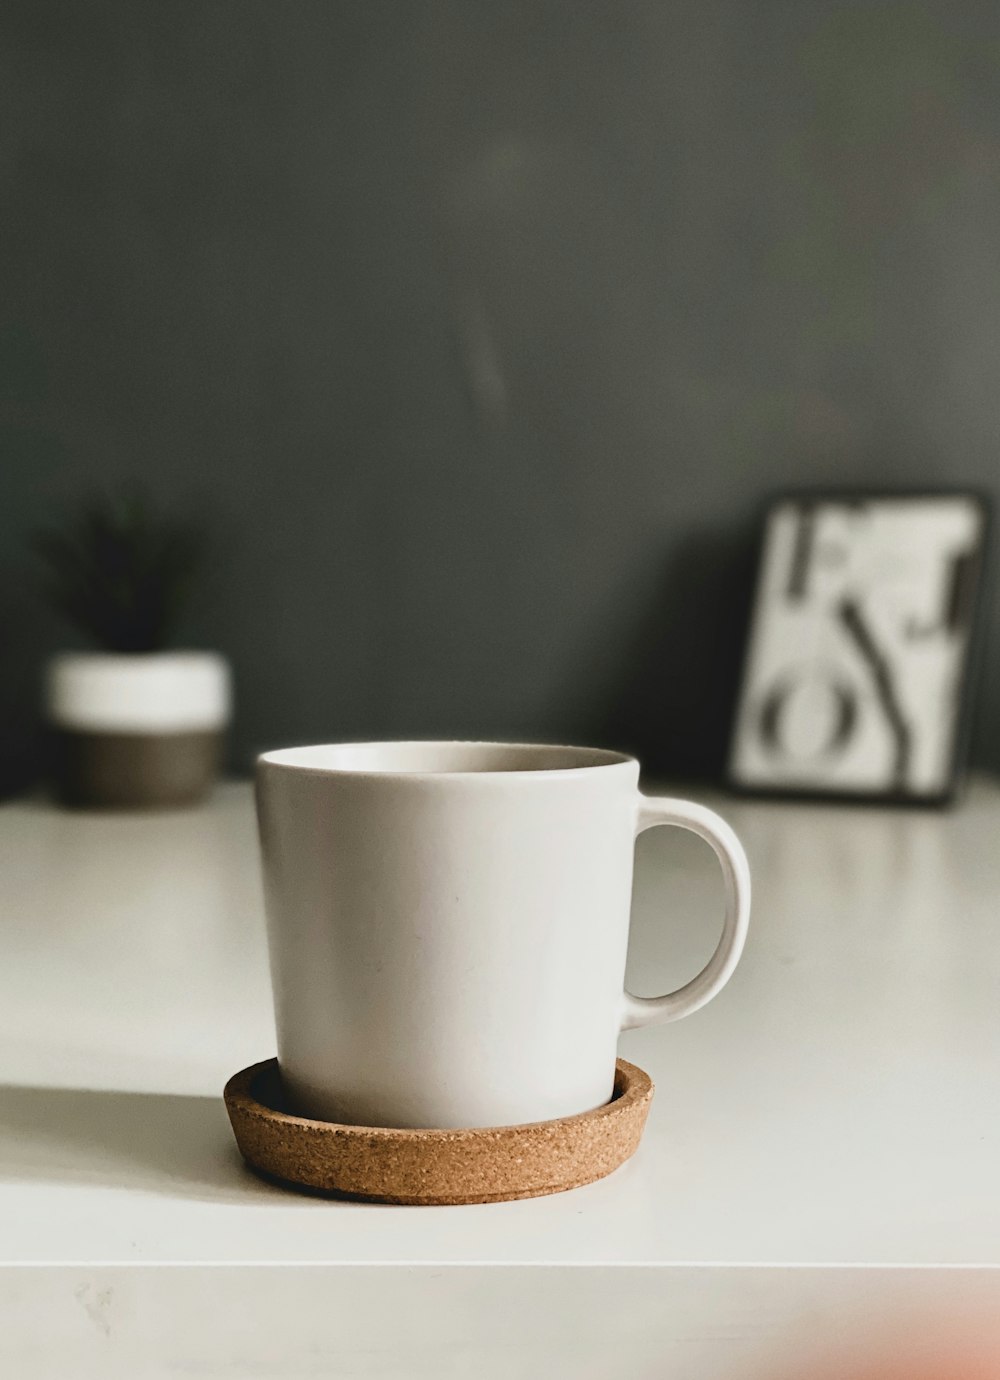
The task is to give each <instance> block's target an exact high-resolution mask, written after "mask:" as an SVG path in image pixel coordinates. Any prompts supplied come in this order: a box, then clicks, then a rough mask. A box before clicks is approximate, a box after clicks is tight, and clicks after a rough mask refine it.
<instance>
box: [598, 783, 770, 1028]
mask: <svg viewBox="0 0 1000 1380" xmlns="http://www.w3.org/2000/svg"><path fill="white" fill-rule="evenodd" d="M658 824H673V825H676V826H677V827H678V828H679V829H689V830H690V831H691V833H692V834H697V835H698V837H699V838H701V839H704V840H705V842H706V843H709V844H711V846H712V848H713V850H714V852H715V856H716V857H717V858H718V859H719V862H720V864H721V866H722V878H723V882H724V885H725V891H726V918H725V920H724V922H723V926H722V938H721V939H720V940H719V943H718V947H717V948H716V950H715V953H714V954H713V955H712V957H711V958H710V959H709V960H708V962H707V963H706V964H705V966H704V968H702V970H701V972H700V973H699V974H698V976H697V977H694V978H692V979H691V981H690V982H686V983H685V984H684V986H683V987H678V989H677V991H676V992H668V993H667V994H666V996H663V997H637V996H634V995H633V994H632V993H631V992H626V993H625V1004H624V1011H623V1015H622V1030H636V1029H638V1027H639V1026H643V1025H658V1024H660V1023H662V1022H665V1021H679V1020H680V1018H681V1017H682V1016H690V1014H691V1012H692V1011H697V1010H698V1008H699V1007H700V1006H704V1005H705V1003H706V1002H709V1001H711V1000H712V998H713V997H714V996H715V995H716V993H718V992H721V991H722V989H723V987H725V985H726V983H727V982H728V981H729V979H730V978H731V977H732V975H733V969H734V968H735V967H736V965H737V963H738V962H739V959H740V954H741V953H742V952H743V945H744V944H745V943H746V937H747V926H748V924H749V921H750V867H749V865H748V863H747V855H746V854H745V853H744V851H743V845H742V844H741V843H740V841H739V839H738V838H737V837H736V835H735V834H734V833H733V831H732V829H730V827H729V825H728V824H727V823H726V821H725V820H724V819H721V818H720V817H719V815H717V814H716V813H715V812H714V810H707V809H706V808H705V806H704V805H695V804H694V803H693V802H692V801H690V800H672V799H670V798H668V797H667V796H645V795H641V796H640V797H639V817H638V821H637V823H636V830H635V833H636V838H638V836H639V835H640V834H642V833H644V832H645V831H646V830H647V829H652V828H654V827H655V826H656V825H658Z"/></svg>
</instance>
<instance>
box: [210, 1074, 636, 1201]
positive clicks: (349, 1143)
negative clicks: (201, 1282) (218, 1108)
mask: <svg viewBox="0 0 1000 1380" xmlns="http://www.w3.org/2000/svg"><path fill="white" fill-rule="evenodd" d="M223 1096H224V1097H225V1102H226V1110H227V1111H228V1113H229V1120H230V1122H231V1124H232V1128H233V1133H234V1135H235V1136H236V1143H237V1145H238V1146H239V1149H240V1153H241V1155H242V1156H243V1158H244V1159H245V1160H246V1162H247V1163H248V1164H249V1165H250V1166H251V1167H252V1168H253V1169H256V1170H257V1171H259V1172H260V1173H262V1174H264V1175H266V1176H267V1177H268V1178H270V1179H276V1180H278V1181H279V1182H280V1183H282V1184H284V1185H286V1186H288V1187H290V1188H298V1189H303V1190H306V1191H310V1190H311V1191H313V1192H322V1193H332V1194H338V1195H341V1196H344V1197H350V1198H359V1199H363V1200H365V1201H368V1202H380V1203H405V1204H410V1203H413V1204H428V1205H446V1204H458V1203H498V1202H505V1201H508V1200H510V1199H514V1198H539V1197H542V1196H543V1195H544V1194H547V1193H562V1192H564V1191H565V1190H566V1189H570V1188H579V1187H580V1186H581V1185H582V1184H589V1183H593V1182H594V1180H595V1179H602V1178H604V1176H605V1175H606V1174H610V1173H611V1172H612V1170H615V1169H617V1168H618V1167H619V1165H621V1164H624V1163H625V1161H626V1160H627V1159H629V1157H630V1156H631V1155H633V1154H634V1153H635V1150H636V1148H637V1146H638V1144H639V1140H640V1138H641V1137H642V1132H643V1128H644V1127H645V1125H646V1116H647V1114H648V1112H649V1105H650V1103H651V1102H652V1100H653V1083H652V1080H651V1079H650V1077H649V1075H648V1074H647V1073H644V1072H643V1070H642V1069H640V1068H637V1067H636V1065H635V1064H629V1063H626V1061H625V1060H624V1059H619V1060H618V1062H617V1064H616V1065H615V1082H614V1093H613V1094H612V1097H611V1101H610V1102H607V1103H605V1104H604V1106H602V1107H597V1108H595V1109H594V1110H593V1111H591V1112H583V1113H581V1114H580V1115H579V1116H568V1117H560V1118H559V1119H558V1120H555V1121H535V1122H531V1123H529V1124H527V1125H523V1126H491V1127H477V1128H473V1129H470V1130H440V1131H438V1130H392V1129H387V1128H384V1127H375V1126H345V1125H338V1124H336V1123H334V1122H328V1121H313V1120H310V1119H309V1118H307V1117H300V1116H293V1115H291V1113H289V1112H286V1111H285V1110H283V1107H284V1094H283V1090H282V1086H281V1075H280V1072H279V1069H278V1061H277V1059H266V1060H265V1061H264V1062H263V1063H260V1064H252V1065H251V1066H250V1067H249V1068H246V1069H243V1070H242V1071H241V1072H240V1073H237V1074H234V1075H233V1077H232V1078H230V1080H229V1082H228V1083H227V1084H226V1088H225V1093H224V1094H223Z"/></svg>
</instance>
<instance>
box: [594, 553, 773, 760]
mask: <svg viewBox="0 0 1000 1380" xmlns="http://www.w3.org/2000/svg"><path fill="white" fill-rule="evenodd" d="M756 559H757V542H756V539H755V537H754V535H753V531H752V529H748V530H746V531H740V532H736V533H734V532H733V531H732V530H726V531H720V530H715V531H712V532H701V533H697V534H693V535H692V536H690V537H688V538H686V539H685V540H683V541H681V542H680V543H679V544H678V546H677V547H676V549H675V550H674V552H673V553H672V555H671V556H670V559H669V560H668V562H667V563H666V565H665V568H664V571H663V575H662V578H661V580H660V582H659V585H658V588H657V591H656V593H655V595H654V597H653V599H652V601H651V603H650V606H649V608H648V609H647V611H646V613H645V615H644V616H643V617H642V618H641V620H640V621H639V623H638V625H637V626H636V628H635V631H634V633H633V637H632V641H631V645H630V646H629V647H628V649H627V654H626V657H625V661H624V665H625V667H626V676H625V679H624V680H623V682H622V684H621V686H620V687H619V688H618V690H617V691H616V692H615V693H614V694H613V695H612V696H611V699H610V702H609V703H608V706H607V709H606V711H605V713H604V715H603V717H602V718H601V719H600V720H599V721H598V723H597V724H596V725H595V734H596V735H597V739H598V741H600V742H605V743H608V744H612V745H614V746H616V747H621V748H624V749H626V750H627V751H630V752H633V753H635V754H636V756H638V758H639V760H640V761H641V762H642V764H643V767H644V768H645V769H646V770H647V771H649V772H652V773H659V774H663V775H667V776H674V777H694V778H705V779H709V780H717V779H719V778H720V777H721V776H722V774H723V771H724V768H725V762H726V753H727V749H728V743H729V732H730V726H731V723H732V717H733V712H734V708H735V704H736V697H737V693H738V690H739V680H740V672H741V668H742V662H743V651H744V646H745V643H746V635H747V627H748V622H749V617H750V608H751V602H752V597H753V583H754V574H755V567H756Z"/></svg>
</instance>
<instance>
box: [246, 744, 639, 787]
mask: <svg viewBox="0 0 1000 1380" xmlns="http://www.w3.org/2000/svg"><path fill="white" fill-rule="evenodd" d="M435 748H437V749H442V750H447V749H452V750H454V749H468V750H469V752H470V757H471V756H472V754H474V753H475V751H476V750H477V749H479V750H482V751H485V752H487V753H489V752H490V751H493V752H509V753H511V754H512V755H513V756H514V757H519V756H521V757H528V756H529V755H531V754H534V753H540V754H545V755H548V754H552V755H554V756H563V755H564V756H565V757H566V758H567V759H569V760H567V761H565V762H563V763H560V764H558V765H545V766H539V767H532V766H516V765H509V766H486V767H480V768H477V767H476V766H474V765H469V766H462V767H451V768H422V769H412V768H408V767H406V766H396V767H392V766H385V767H382V766H363V765H344V766H338V765H336V763H332V762H321V761H316V760H315V759H314V757H313V755H314V754H318V753H324V754H333V753H337V752H343V753H344V754H349V753H365V752H370V753H371V754H372V755H373V756H374V755H375V754H376V753H377V752H379V751H380V750H383V751H385V752H387V753H389V752H391V751H392V750H393V749H413V750H420V749H428V750H433V749H435ZM310 758H313V760H309V759H310ZM573 758H577V759H579V760H576V761H573V760H572V759H573ZM631 765H635V766H638V760H637V759H636V758H635V757H633V756H632V755H631V754H630V753H627V752H618V751H616V750H615V749H613V748H595V747H580V746H577V745H575V744H569V743H524V742H504V741H502V740H487V739H462V738H400V739H390V738H387V739H383V740H375V741H365V742H344V743H308V744H302V745H297V746H295V747H284V748H271V749H269V750H268V751H267V752H262V753H260V754H259V755H258V757H257V761H256V767H257V769H258V771H259V770H260V769H261V768H264V767H268V768H275V767H276V768H278V769H280V770H283V771H290V772H295V773H300V774H305V775H313V776H351V777H365V778H368V779H372V780H383V779H384V780H425V781H437V780H452V781H458V780H463V781H471V780H482V779H484V778H493V779H503V780H516V779H520V780H525V781H537V780H544V779H551V778H553V777H566V776H582V775H588V774H591V773H594V772H601V771H605V770H607V769H608V768H609V767H623V766H631Z"/></svg>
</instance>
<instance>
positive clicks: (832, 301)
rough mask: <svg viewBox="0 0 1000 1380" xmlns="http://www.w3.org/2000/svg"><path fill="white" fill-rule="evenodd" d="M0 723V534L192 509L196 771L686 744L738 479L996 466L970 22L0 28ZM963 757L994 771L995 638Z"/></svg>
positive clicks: (263, 10) (59, 637) (366, 9)
mask: <svg viewBox="0 0 1000 1380" xmlns="http://www.w3.org/2000/svg"><path fill="white" fill-rule="evenodd" d="M0 36H2V45H0V46H2V52H0V61H2V70H0V102H2V107H0V174H2V186H3V193H2V214H3V219H4V238H3V249H2V255H3V261H2V269H0V272H2V274H3V283H2V302H0V309H2V312H3V328H2V346H0V351H2V361H3V363H2V370H0V384H2V394H3V397H2V404H0V406H2V412H0V429H2V438H0V465H2V517H0V562H2V574H3V579H2V581H0V635H2V637H3V646H4V672H3V677H2V700H0V710H2V718H0V723H2V725H3V739H4V741H3V744H2V759H3V772H4V775H5V777H6V779H7V780H8V782H9V783H15V782H16V781H17V780H20V779H22V778H23V777H25V776H26V775H28V774H29V773H30V771H31V770H32V768H33V764H34V762H35V760H36V752H37V745H36V741H35V738H34V726H35V703H36V692H35V677H36V675H37V667H38V663H39V660H40V658H41V657H42V656H43V655H44V653H45V652H46V651H47V650H48V649H50V648H52V647H54V646H56V645H58V644H59V643H60V642H62V641H64V640H65V638H64V635H63V634H62V633H61V632H60V631H59V629H58V628H57V627H56V625H55V623H54V621H53V620H52V619H51V618H50V616H49V615H48V614H47V613H46V611H45V610H44V608H43V607H42V606H41V604H40V603H39V602H38V601H37V600H36V598H35V596H34V595H33V594H32V592H31V589H30V586H29V581H28V577H27V574H26V564H27V563H26V558H25V556H24V543H25V540H26V534H27V533H28V531H29V530H30V529H31V528H32V527H33V526H35V525H36V524H37V523H39V522H40V521H42V520H43V519H44V518H45V517H46V516H47V515H48V514H49V513H50V512H51V510H52V508H53V506H54V505H57V504H58V503H60V502H62V501H64V500H67V499H70V498H71V497H72V496H73V495H74V494H76V493H78V492H79V491H80V490H81V489H82V488H83V487H85V486H86V484H88V483H89V482H90V481H93V480H95V479H98V478H108V477H111V478H114V477H117V476H124V475H129V474H133V473H140V474H142V475H143V476H145V477H146V478H147V479H148V480H149V482H150V483H151V485H152V486H153V488H154V490H155V491H156V492H157V493H159V494H160V495H162V497H163V499H164V501H166V502H168V503H171V504H173V505H175V506H177V507H179V508H183V507H193V508H197V509H200V510H201V511H203V512H204V513H205V514H206V515H207V517H208V519H209V521H210V523H211V526H212V530H213V533H214V547H213V553H214V559H213V563H212V567H211V569H210V570H209V571H208V573H207V576H206V580H205V583H204V586H203V589H202V594H201V597H200V599H199V602H198V606H197V608H196V609H195V610H194V611H193V613H192V616H191V618H190V620H189V625H188V627H187V628H186V629H185V635H186V638H187V639H188V640H190V641H200V642H202V643H205V644H209V645H211V644H215V645H218V646H220V647H222V648H223V649H224V650H225V651H227V652H228V653H229V654H230V655H231V656H232V658H233V661H234V663H235V667H236V673H237V676H238V683H239V716H238V721H237V725H236V735H235V743H234V750H235V757H236V761H237V762H238V763H245V762H246V761H247V760H248V759H249V756H250V754H252V752H253V751H254V750H255V749H257V748H259V747H261V746H265V745H270V744H275V743H279V742H285V741H294V740H309V739H323V738H341V737H354V736H368V735H371V736H381V735H401V734H414V735H433V734H446V735H459V736H461V735H475V736H479V735H483V736H490V735H501V736H515V735H523V736H530V737H554V738H561V739H581V738H588V739H597V740H602V741H609V740H610V741H618V742H621V743H623V744H629V745H634V746H638V747H639V748H641V749H642V750H644V751H645V752H646V754H647V756H648V757H649V758H650V759H651V761H652V762H653V763H654V765H657V766H660V767H663V768H664V769H671V770H675V771H679V772H701V771H707V772H710V771H712V770H714V769H715V768H716V767H717V766H718V763H719V761H720V759H721V753H722V744H723V741H724V735H725V724H726V720H727V716H728V712H729V704H730V701H731V697H732V693H733V683H734V676H735V667H736V661H737V657H738V639H737V635H736V634H737V631H738V629H739V627H740V624H741V620H742V617H743V610H744V607H745V595H746V584H747V574H746V572H747V562H748V553H749V550H750V546H751V542H752V537H753V531H754V524H755V521H756V518H757V515H758V513H759V509H760V503H761V500H762V497H763V496H764V494H765V493H767V492H769V491H771V490H772V489H775V488H780V487H781V486H783V485H789V484H795V485H799V484H809V485H812V484H817V485H822V484H831V483H836V484H854V483H868V484H870V483H878V484H884V485H897V484H906V485H914V484H934V485H938V484H946V483H956V484H964V483H974V484H977V485H979V486H984V487H986V488H987V489H990V490H995V489H996V487H997V480H998V475H1000V471H998V459H997V456H998V439H1000V386H998V385H1000V377H998V336H1000V7H998V6H997V5H996V3H995V0H950V2H949V0H941V2H940V3H901V4H880V3H877V0H867V2H866V3H852V4H848V3H835V0H784V2H782V3H778V0H674V2H673V3H656V0H607V3H605V2H604V0H594V2H592V3H588V0H559V2H556V0H503V2H502V3H498V2H497V0H439V2H438V3H430V2H429V0H364V3H355V4H346V3H337V2H336V0H315V2H313V0H288V2H286V3H281V2H280V0H268V2H267V3H262V2H261V0H258V2H257V3H254V2H253V0H239V2H238V3H236V0H207V3H199V4H191V3H184V2H183V0H173V3H171V2H170V0H128V2H127V3H126V0H118V3H111V2H110V0H104V2H103V3H101V2H99V0H63V2H62V3H52V0H6V4H5V5H4V6H3V8H2V10H0ZM983 690H984V695H983V703H982V712H981V714H980V718H979V729H978V736H977V741H976V754H977V756H978V758H979V759H980V760H983V761H992V762H993V763H994V764H1000V733H998V729H1000V695H998V690H1000V644H998V643H997V642H996V639H994V642H993V647H992V650H991V654H990V657H989V662H988V666H987V674H986V678H985V683H984V686H983Z"/></svg>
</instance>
